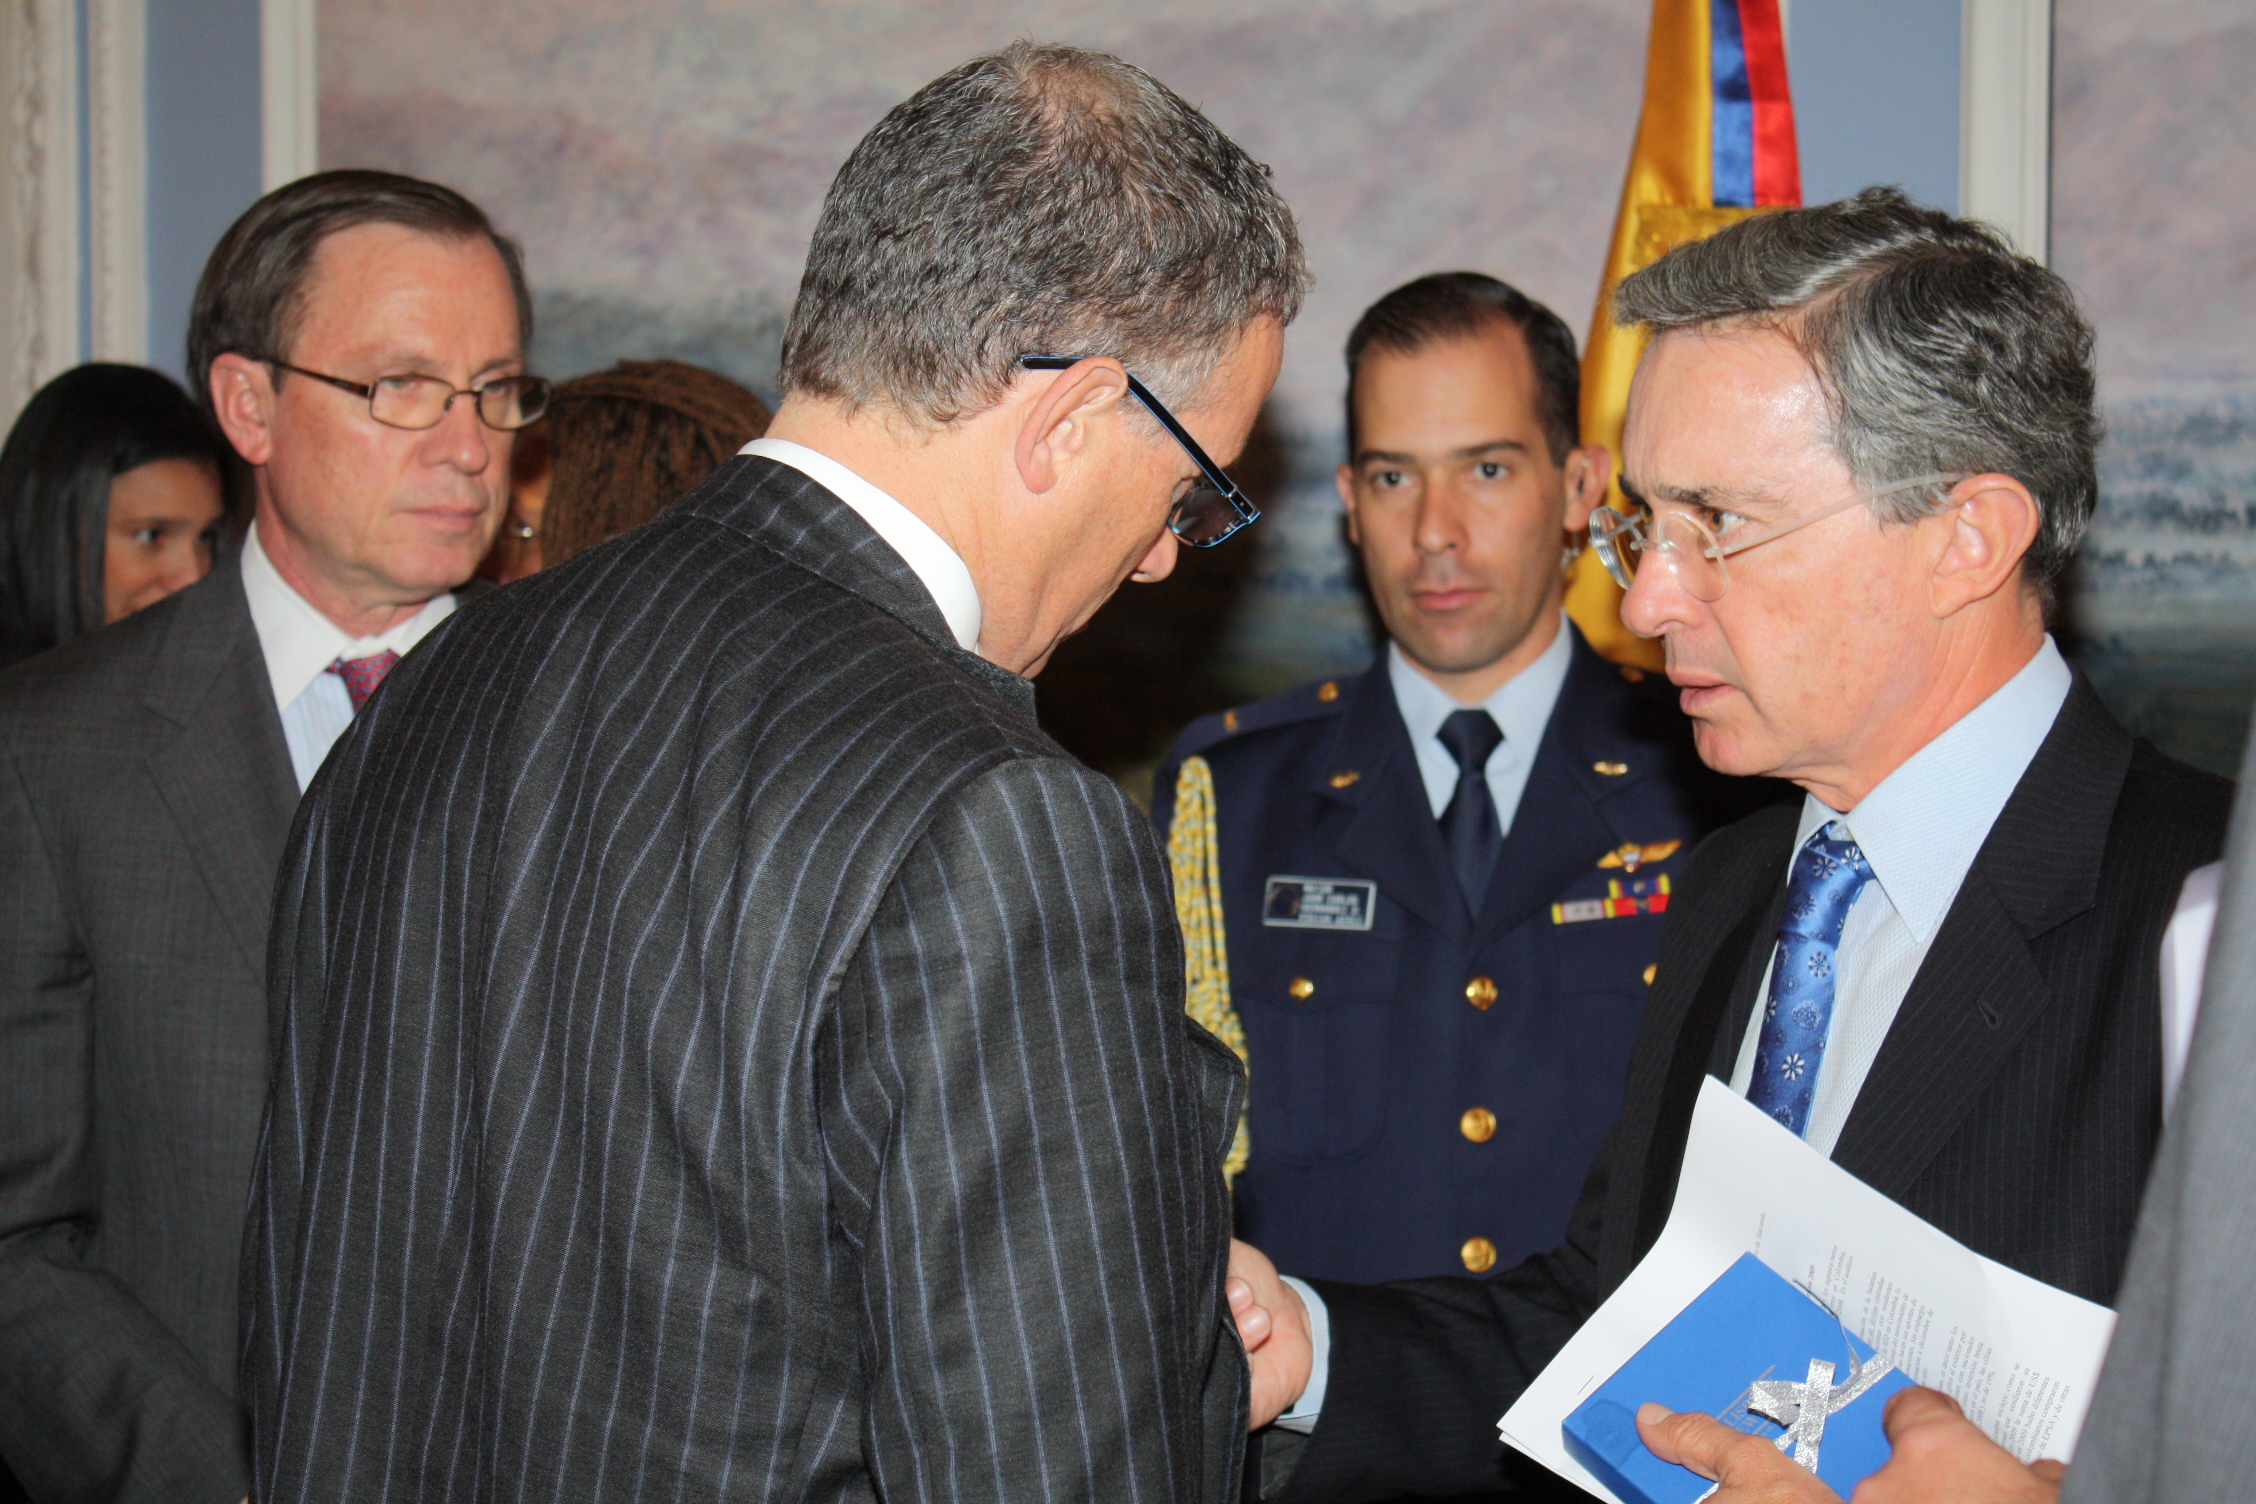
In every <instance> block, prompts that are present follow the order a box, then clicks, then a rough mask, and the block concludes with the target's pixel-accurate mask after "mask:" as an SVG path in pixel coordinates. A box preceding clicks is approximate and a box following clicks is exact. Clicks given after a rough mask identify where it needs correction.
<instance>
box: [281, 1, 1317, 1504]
mask: <svg viewBox="0 0 2256 1504" xmlns="http://www.w3.org/2000/svg"><path fill="white" fill-rule="evenodd" d="M1305 281H1306V272H1305V269H1304V265H1303V261H1302V257H1301V252H1300V246H1299V242H1298V238H1297V233H1296V231H1295V230H1294V227H1293V223H1292V218H1291V215H1290V212H1289V211H1288V210H1287V208H1286V207H1285V205H1284V203H1283V202H1282V201H1281V200H1280V199H1279V198H1278V197H1277V196H1276V194H1275V192H1274V190H1273V189H1271V188H1270V186H1269V184H1268V181H1267V176H1266V173H1265V172H1264V170H1263V169H1262V168H1261V167H1260V166H1259V165H1258V164H1257V163H1254V162H1252V161H1250V160H1249V159H1248V158H1247V157H1246V156H1245V154H1244V153H1243V152H1242V151H1241V150H1239V149H1238V148H1237V147H1236V146H1235V145H1234V144H1233V143H1232V142H1230V141H1229V140H1228V139H1227V138H1226V137H1224V136H1223V135H1221V133H1220V132H1218V131H1216V130H1215V129H1214V127H1213V126H1212V125H1211V124H1209V123H1208V122H1207V121H1206V120H1205V119H1204V118H1203V117H1202V116H1200V115H1199V114H1198V113H1197V112H1196V111H1195V110H1193V109H1191V107H1190V106H1188V105H1187V104H1185V103H1184V102H1183V101H1182V100H1181V99H1179V98H1177V97H1176V96H1175V95H1174V94H1172V93H1171V92H1169V91H1168V90H1166V89H1165V88H1164V87H1163V86H1161V85H1160V84H1159V83H1158V82H1156V81H1155V80H1153V79H1152V78H1150V77H1149V76H1148V75H1146V74H1144V73H1142V72H1140V71H1139V70H1136V69H1134V68H1132V67H1130V66H1128V65H1126V64H1124V63H1121V62H1119V61H1118V60H1117V59H1112V58H1107V57H1103V56H1100V55H1096V54H1090V53H1084V52H1078V51H1075V50H1072V49H1066V48H1052V47H1039V46H1035V45H1033V44H1028V43H1020V44H1017V45H1014V46H1012V47H1011V48H1009V49H1008V50H1006V51H1004V52H1001V53H998V54H995V55H993V56H989V57H984V58H980V59H977V60H975V61H973V62H971V63H968V64H966V65H965V66H963V67H962V68H959V69H957V70H955V71H954V72H952V73H950V74H948V75H946V76H944V77H942V78H940V79H938V80H936V81H935V82H933V83H932V84H929V85H927V86H926V87H925V88H924V89H922V90H920V91H918V93H917V94H915V95H914V96H912V97H911V98H910V99H909V100H907V101H905V102H904V103H903V104H902V105H900V106H899V107H897V108H896V109H895V110H894V111H892V113H890V114H889V115H887V116H886V118H885V119H884V120H883V121H881V122H880V123H879V124H878V126H877V127H876V128H875V129H874V130H873V131H872V132H871V134H870V135H869V136H868V137H867V138H866V139H865V140H864V141H863V142H862V144H861V145H860V146H859V147H858V148H857V149H856V150H855V152H854V153H853V155H852V156H851V157H850V158H849V159H848V161H847V163H846V165H845V166H844V168H843V169H842V170H841V172H840V174H839V177H838V180H837V182H836V183H835V184H834V185H833V187H832V189H831V192H830V196H829V198H828V200H827V202H826V204H825V207H824V211H823V215H822V219H821V222H820V223H819V224H818V226H817V228H816V231H815V236H814V242H813V246H812V248H811V251H810V258H809V264H808V268H807V273H806V277H805V280H804V282H803V284H802V286H801V289H800V293H799V299H798V303H797V306H796V307H795V309H794V311H793V314H792V321H791V325H790V329H789V331H788V333H787V336H786V339H785V344H784V372H783V378H784V383H785V388H786V399H785V401H784V403H783V405H782V407H781V409H780V410H779V412H778V413H777V415H776V421H775V424H774V427H773V428H772V429H771V430H770V437H769V438H767V439H764V440H761V441H758V442H756V443H754V444H753V445H751V446H749V447H748V449H747V450H746V452H745V454H744V455H743V456H741V457H740V458H738V459H736V460H734V461H732V462H731V463H729V464H728V465H725V466H723V467H722V468H721V469H720V470H719V471H717V472H716V473H715V474H714V475H713V476H712V477H711V478H710V479H709V480H708V481H707V482H705V484H704V485H702V486H701V487H700V488H699V489H698V490H696V491H694V492H692V493H691V494H690V495H689V496H687V497H685V498H684V499H683V500H682V501H681V502H679V503H678V504H676V505H675V506H674V507H673V509H672V510H671V511H670V512H668V513H667V514H666V515H664V516H662V517H661V518H659V519H658V520H657V521H655V522H653V523H651V524H650V525H648V526H646V527H644V528H641V529H638V530H637V531H635V532H633V533H630V534H628V535H626V536H625V537H623V538H620V539H618V540H615V541H613V542H612V543H609V544H606V545H604V546H602V547H600V548H597V549H593V550H590V551H589V552H587V553H584V554H582V555H580V556H578V557H576V558H574V559H573V560H572V561H571V562H570V563H569V564H567V565H565V566H564V567H562V568H560V569H556V570H552V571H549V572H547V573H544V574H542V575H539V576H537V577H535V578H533V579H531V580H528V581H526V582H523V583H521V584H519V585H516V586H512V587H511V588H509V589H507V590H504V591H500V592H497V593H496V594H495V595H494V596H492V597H491V598H489V599H488V600H487V601H486V602H484V603H482V604H481V605H478V606H474V607H472V608H471V609H469V610H467V611H465V612H463V613H462V614H461V615H459V616H458V617H457V618H456V619H455V621H454V622H453V624H452V625H451V626H450V627H449V628H448V629H447V630H446V631H445V632H444V633H442V634H440V635H439V636H437V637H435V638H434V639H433V640H432V642H431V643H430V644H429V645H427V646H426V647H425V649H424V650H423V651H421V652H419V653H417V654H415V655H413V656H412V657H411V658H410V659H408V660H407V661H406V662H405V663H404V664H403V665H402V666H401V667H400V668H399V669H398V670H397V671H396V672H395V673H394V675H393V676H392V678H391V679H390V680H389V681H387V684H386V686H385V688H384V689H383V690H382V692H381V693H380V694H379V695H378V696H377V697H376V698H375V699H374V700H372V701H371V702H370V705H369V707H368V710H367V712H366V714H365V717H364V719H363V721H362V723H361V725H360V726H359V728H358V729H357V730H356V732H355V733H354V734H353V735H352V736H351V737H350V738H349V739H348V740H347V741H346V742H345V743H343V744H341V745H340V746H339V748H338V750H337V753H336V755H335V756H334V757H333V758H332V760H331V761H330V763H329V765H328V767H327V770H326V771H325V772H324V773H323V775H322V776H321V778H319V779H318V780H317V781H316V782H315V784H314V785H313V787H312V788H311V790H309V792H308V794H307V796H306V800H305V803H304V805H303V806H302V810H301V814H300V817H299V820H298V824H297V828H296V830H295V831H294V833H293V836H292V840H291V846H290V854H289V857H288V860H287V862H286V863H285V868H284V874H283V882H282V889H281V892H280V895H279V898H278V901H277V910H276V920H275V940H274V948H273V954H272V977H271V985H272V996H273V1020H274V1028H275V1036H274V1048H275V1060H274V1082H275V1085H274V1089H273V1095H272V1098H271V1102H270V1106H269V1110H268V1117H267V1124H266V1132H265V1139H264V1144H263V1147H262V1152H261V1157H260V1163H259V1170H258V1174H257V1178H256V1182H255V1185H254V1188H253V1196H252V1206H251V1212H250V1218H249V1227H248V1243H247V1246H246V1248H245V1252H244V1263H245V1269H246V1275H245V1281H246V1311H245V1318H244V1319H245V1332H244V1348H245V1351H244V1367H243V1372H244V1382H245V1386H246V1391H247V1396H248V1400H249V1403H250V1407H251V1412H252V1417H253V1420H252V1426H253V1451H254V1466H255V1477H256V1486H257V1492H258V1497H259V1498H261V1499H262V1500H270V1501H284V1500H291V1501H296V1500H314V1499H318V1500H322V1501H333V1500H380V1499H398V1500H418V1501H424V1504H431V1501H438V1500H448V1499H458V1500H471V1499H476V1500H505V1499H506V1500H535V1499H537V1500H567V1499H569V1500H583V1499H606V1498H662V1499H718V1498H742V1499H755V1498H757V1499H795V1500H796V1499H842V1500H845V1499H855V1500H858V1499H875V1498H885V1499H893V1500H904V1499H936V1500H937V1499H948V1500H974V1499H1011V1500H1025V1499H1037V1498H1059V1499H1066V1498H1071V1499H1121V1500H1128V1499H1148V1500H1161V1499H1164V1500H1192V1499H1208V1500H1222V1499H1225V1498H1229V1497H1233V1496H1234V1492H1235V1489H1236V1483H1237V1476H1238V1459H1239V1457H1240V1455H1241V1449H1242V1447H1243V1444H1244V1441H1243V1436H1244V1427H1245V1421H1246V1413H1247V1398H1246V1386H1247V1374H1246V1368H1245V1361H1244V1357H1243V1354H1242V1352H1241V1350H1240V1348H1239V1346H1238V1341H1237V1338H1236V1336H1235V1335H1234V1331H1233V1327H1232V1323H1231V1317H1230V1312H1229V1309H1228V1306H1227V1304H1226V1301H1225V1297H1224V1290H1223V1285H1224V1255H1225V1244H1226V1239H1227V1234H1228V1207H1227V1202H1226V1199H1225V1196H1224V1191H1223V1184H1222V1178H1221V1174H1220V1166H1221V1157H1222V1153H1223V1150H1224V1147H1225V1145H1226V1143H1227V1141H1228V1137H1229V1134H1230V1131H1231V1127H1232V1125H1233V1124H1234V1122H1235V1119H1236V1112H1237V1098H1238V1095H1239V1090H1240V1087H1239V1074H1238V1066H1237V1062H1236V1061H1235V1059H1234V1058H1233V1057H1231V1056H1230V1054H1229V1053H1228V1051H1227V1050H1225V1049H1224V1048H1223V1047H1222V1046H1221V1045H1220V1044H1218V1043H1217V1042H1216V1041H1215V1040H1214V1039H1213V1038H1212V1037H1211V1036H1209V1035H1207V1034H1206V1033H1205V1032H1204V1031H1203V1030H1201V1029H1199V1028H1198V1027H1197V1026H1196V1025H1195V1024H1192V1023H1190V1022H1189V1020H1188V1019H1186V1017H1185V1016H1184V1013H1183V1008H1182V986H1183V981H1182V978H1183V969H1182V966H1183V963H1182V953H1181V948H1180V943H1179V941H1178V939H1177V936H1176V930H1175V925H1174V918H1173V913H1172V909H1171V904H1170V899H1169V893H1168V888H1167V881H1166V876H1165V868H1164V865H1163V862H1162V858H1161V854H1160V852H1159V850H1158V847H1157V844H1156V842H1155V840H1154V838H1153V837H1152V835H1151V833H1150V831H1149V828H1148V827H1147V826H1146V824H1145V823H1144V821H1143V820H1142V818H1141V817H1140V816H1139V814H1138V813H1137V811H1136V810H1135V809H1134V808H1133V807H1132V806H1131V805H1130V804H1129V803H1128V801H1127V800H1126V799H1125V798H1124V797H1123V796H1122V795H1121V794H1120V793H1119V792H1118V791H1117V790H1116V789H1115V788H1113V787H1112V786H1111V785H1110V784H1109V783H1107V782H1106V781H1105V780H1104V779H1102V778H1100V777H1097V776H1096V775H1095V774H1093V773H1091V772H1089V771H1088V770H1087V769H1085V768H1083V767H1081V766H1079V765H1078V764H1076V763H1075V762H1073V761H1072V759H1070V758H1069V757H1068V756H1066V755H1065V753H1064V752H1063V751H1062V750H1061V749H1060V748H1059V747H1058V746H1057V745H1056V744H1055V743H1053V742H1051V741H1050V740H1049V739H1048V738H1047V737H1046V736H1044V735H1043V733H1042V732H1041V731H1040V730H1038V729H1037V727H1036V725H1035V722H1034V715H1033V688H1032V686H1031V685H1030V684H1029V683H1028V682H1027V679H1026V678H1025V677H1023V676H1024V675H1027V674H1031V673H1033V672H1035V671H1036V670H1038V669H1039V668H1040V667H1041V665H1042V664H1043V662H1044V661H1045V660H1046V659H1047V658H1048V656H1049V653H1050V651H1051V649H1052V648H1053V647H1054V646H1055V645H1056V643H1057V642H1058V641H1059V640H1060V639H1061V638H1062V637H1064V636H1065V635H1066V634H1068V633H1069V632H1071V631H1072V630H1073V629H1074V628H1076V627H1078V626H1079V625H1080V624H1081V623H1082V622H1084V621H1085V620H1086V619H1087V618H1088V616H1089V615H1090V613H1091V612H1093V611H1094V610H1095V609H1096V607H1097V606H1098V605H1099V603H1101V602H1102V601H1103V600H1104V598H1105V597H1106V596H1107V595H1109V594H1110V593H1111V592H1112V590H1113V589H1114V588H1115V587H1117V586H1118V585H1119V584H1120V582H1121V581H1122V580H1123V579H1124V578H1127V577H1129V576H1130V575H1131V574H1133V575H1134V576H1136V577H1138V578H1145V579H1156V578H1158V577H1159V576H1161V575H1164V574H1165V573H1166V572H1167V571H1168V569H1169V568H1170V567H1171V566H1172V564H1173V562H1174V559H1175V549H1176V546H1177V541H1178V538H1181V539H1183V540H1185V541H1190V542H1194V543H1202V542H1209V541H1219V539H1220V538H1221V537H1222V536H1224V535H1225V534H1226V533H1227V532H1229V531H1232V530H1234V527H1235V525H1236V523H1237V522H1238V521H1239V520H1249V519H1246V518H1245V513H1246V512H1250V508H1247V507H1245V505H1244V503H1243V500H1242V498H1239V497H1237V496H1236V495H1235V490H1234V488H1233V487H1231V486H1229V483H1228V480H1227V477H1226V476H1224V475H1223V474H1222V472H1221V470H1220V469H1219V467H1218V466H1217V465H1216V464H1215V462H1214V461H1213V460H1211V459H1209V458H1207V456H1206V453H1205V451H1207V450H1211V451H1212V452H1213V453H1214V454H1216V455H1219V456H1221V457H1223V458H1224V459H1227V458H1229V457H1230V456H1232V455H1234V454H1235V453H1236V452H1237V450H1238V448H1239V447H1240V446H1241V445H1242V444H1243V442H1244V439H1245V435H1246V433H1247V431H1248V429H1249V428H1250V426H1251V424H1252V422H1253V419H1254V416H1255V414H1256V411H1257V410H1258V408H1259V405H1260V403H1261V401H1262V399H1263V397H1264V396H1265V395H1266V393H1267V391H1268V389H1269V386H1270V384H1271V383H1272V382H1273V381H1274V379H1275V376H1276V372H1277V366H1278V359H1279V353H1280V350H1281V343H1282V330H1283V326H1284V324H1285V323H1286V322H1287V321H1289V320H1290V318H1291V317H1292V315H1293V313H1294V312H1295V311H1296V309H1297V306H1298V304H1299V301H1300V297H1301V293H1302V289H1303V287H1304V285H1305ZM1028 357H1038V358H1037V359H1033V360H1029V359H1027V358H1028ZM1138 378H1141V379H1140V380H1139V379H1138ZM1147 382H1148V383H1149V385H1148V386H1147V385H1145V384H1144V383H1147ZM1170 408H1179V409H1180V413H1181V416H1180V419H1179V420H1178V419H1176V418H1173V417H1170V416H1169V415H1168V412H1167V410H1168V409H1170ZM1092 1291H1093V1292H1095V1293H1094V1294H1093V1295H1092V1294H1091V1293H1090V1292H1092Z"/></svg>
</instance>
